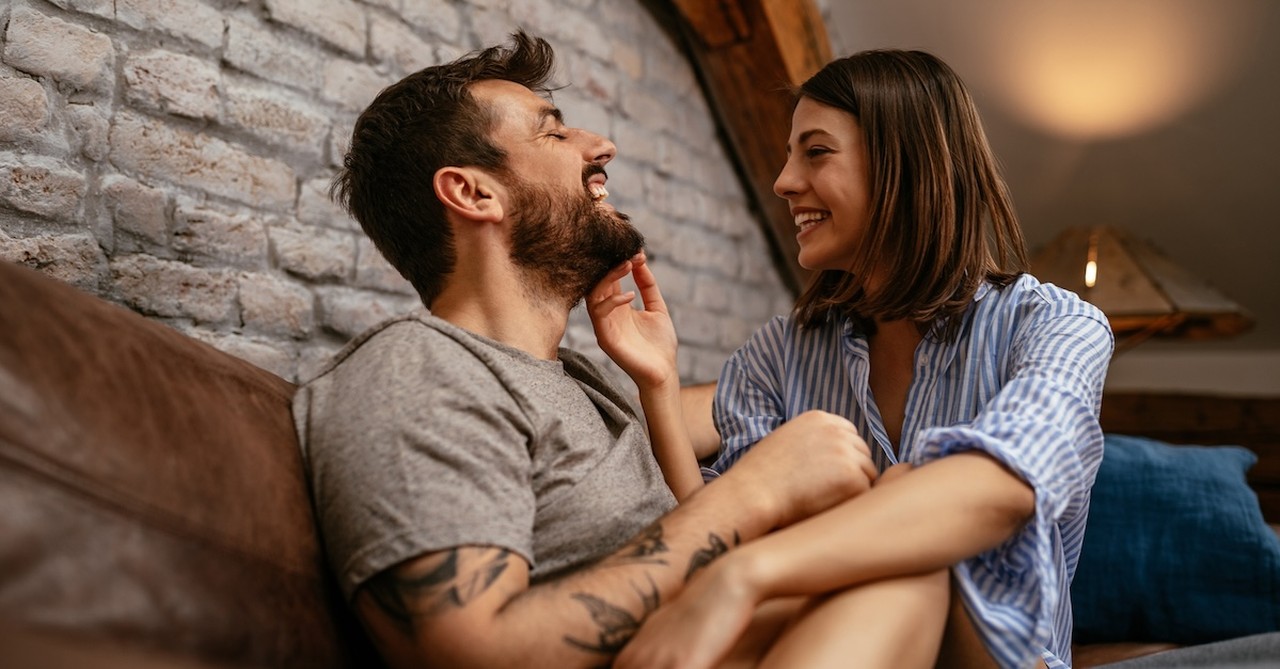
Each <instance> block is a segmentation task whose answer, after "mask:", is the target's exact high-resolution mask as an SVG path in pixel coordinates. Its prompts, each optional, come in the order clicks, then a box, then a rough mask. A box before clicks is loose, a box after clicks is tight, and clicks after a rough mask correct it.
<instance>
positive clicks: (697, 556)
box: [684, 530, 742, 582]
mask: <svg viewBox="0 0 1280 669" xmlns="http://www.w3.org/2000/svg"><path fill="white" fill-rule="evenodd" d="M707 540H708V542H709V543H710V544H711V545H710V546H708V547H706V548H699V549H698V550H697V551H695V552H694V553H693V556H692V557H690V558H689V571H687V572H685V574H684V580H685V582H688V581H689V579H691V578H693V575H694V574H696V573H698V571H700V570H701V569H702V568H703V567H705V566H707V565H709V564H711V561H712V560H715V559H716V558H718V557H720V556H721V555H724V554H725V553H728V552H729V546H728V545H727V544H725V542H724V539H721V538H720V537H719V536H716V535H715V534H714V533H710V534H707ZM740 543H742V538H741V537H739V536H738V531H737V530H734V531H733V545H734V546H737V545H738V544H740Z"/></svg>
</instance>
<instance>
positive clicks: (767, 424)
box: [703, 317, 786, 479]
mask: <svg viewBox="0 0 1280 669" xmlns="http://www.w3.org/2000/svg"><path fill="white" fill-rule="evenodd" d="M785 328H786V321H785V320H784V319H782V318H780V317H775V318H773V319H772V320H770V321H769V322H768V323H766V324H765V325H764V327H762V328H760V330H759V331H757V332H756V333H755V334H754V335H752V337H751V339H749V340H747V343H745V344H743V345H742V348H740V349H738V350H737V351H736V352H735V353H734V354H733V355H732V356H731V357H730V358H729V360H728V362H726V363H725V366H724V369H723V370H721V372H720V380H719V382H718V383H717V384H716V395H715V401H714V402H713V403H712V417H713V418H714V420H715V423H716V429H717V430H718V431H719V432H720V441H721V444H722V446H721V448H720V455H719V456H718V457H717V458H716V460H715V461H714V462H713V463H712V464H711V466H710V467H709V468H704V469H703V478H707V479H710V478H714V477H716V476H719V475H720V474H723V473H724V472H725V471H726V470H728V469H729V467H730V466H732V465H733V463H735V462H737V461H738V460H739V459H740V458H741V457H742V456H743V455H744V454H746V452H747V450H748V449H750V448H751V447H752V446H754V445H755V443H756V442H757V441H760V440H761V439H763V438H765V436H767V435H768V434H769V433H770V432H773V431H774V430H776V429H778V427H779V426H780V425H782V423H783V422H785V421H786V413H785V407H784V405H783V400H782V375H781V370H780V367H779V366H780V364H781V362H780V361H781V360H782V358H783V349H784V336H785V334H786V333H785Z"/></svg>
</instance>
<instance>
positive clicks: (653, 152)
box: [606, 118, 662, 169]
mask: <svg viewBox="0 0 1280 669" xmlns="http://www.w3.org/2000/svg"><path fill="white" fill-rule="evenodd" d="M653 136H654V131H653V129H651V128H647V127H645V126H642V125H640V124H639V123H637V122H636V121H633V120H631V119H627V118H614V119H613V137H612V139H613V143H614V144H616V145H617V146H618V155H619V156H624V157H626V158H627V159H628V160H636V161H639V162H641V163H645V164H647V165H653V166H657V165H659V164H661V163H662V153H661V145H660V144H659V143H658V142H655V141H653ZM606 169H607V168H606Z"/></svg>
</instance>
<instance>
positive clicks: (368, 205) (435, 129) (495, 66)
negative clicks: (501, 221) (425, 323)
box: [330, 32, 555, 306]
mask: <svg viewBox="0 0 1280 669" xmlns="http://www.w3.org/2000/svg"><path fill="white" fill-rule="evenodd" d="M511 39H512V45H511V46H510V47H503V46H494V47H490V48H488V49H484V50H483V51H478V52H474V53H471V54H468V55H467V56H464V57H462V58H460V59H458V60H455V61H453V62H451V63H446V64H444V65H436V66H433V67H428V68H425V69H423V70H420V71H418V72H415V73H413V74H411V75H409V76H407V77H405V78H404V79H401V80H400V81H398V82H396V83H395V84H392V85H391V86H389V87H387V88H386V89H385V90H383V91H382V92H381V93H379V94H378V97H377V98H375V99H374V100H373V102H372V103H371V104H370V105H369V107H368V108H367V109H365V110H364V113H362V114H360V118H359V119H357V120H356V125H355V131H354V132H353V133H352V135H351V146H350V148H349V149H348V150H347V155H346V158H345V159H344V160H343V164H342V169H341V170H340V171H339V172H338V174H337V176H336V177H334V180H333V185H332V187H331V188H330V195H331V196H332V197H333V198H334V200H335V201H336V202H337V203H338V204H340V205H341V206H342V207H343V208H345V209H346V210H347V212H349V213H350V214H351V215H352V216H354V217H355V219H356V220H357V221H359V222H360V227H362V228H363V229H364V232H365V234H367V235H368V236H369V238H370V239H372V240H373V243H374V245H376V246H377V247H378V250H379V251H381V252H382V255H383V256H384V257H386V259H387V261H388V262H390V263H391V265H392V266H394V267H395V268H396V269H397V270H399V272H400V274H401V275H403V276H404V277H405V278H406V279H408V280H409V283H411V284H413V287H414V289H416V290H417V291H418V294H419V295H420V296H421V297H422V301H423V303H425V304H426V305H427V306H431V302H432V301H433V300H434V299H435V298H436V296H438V295H439V294H440V291H441V290H442V289H443V288H444V281H445V278H446V277H447V276H448V275H449V274H450V273H451V272H452V271H453V266H454V262H455V254H454V248H453V234H452V232H451V230H450V229H449V225H448V222H447V221H446V220H445V213H444V205H443V204H441V202H440V200H439V199H437V198H436V195H435V189H434V187H433V185H432V180H433V179H434V177H435V173H436V171H437V170H439V169H440V168H442V167H446V166H450V165H452V166H458V167H480V168H483V169H487V170H491V171H494V172H497V173H502V172H503V171H504V165H505V163H506V152H505V151H503V149H502V147H499V146H495V145H494V144H493V143H492V142H491V141H490V139H489V134H490V132H491V131H492V130H493V126H494V122H495V118H494V116H493V113H492V111H491V110H490V109H488V108H487V107H486V106H485V105H483V104H481V103H480V102H478V101H477V100H476V99H475V98H474V97H473V96H472V95H471V93H470V91H469V90H468V89H469V86H470V85H471V84H473V83H475V82H477V81H483V80H490V79H497V80H505V81H511V82H514V83H517V84H520V85H522V86H525V87H526V88H529V89H530V90H533V91H535V92H538V93H548V92H549V91H550V88H549V87H548V83H547V82H548V80H549V79H550V77H551V73H552V71H553V69H554V67H555V52H554V51H553V50H552V48H551V46H550V45H549V44H547V42H546V41H545V40H543V39H541V38H536V37H530V36H529V35H527V34H525V33H524V32H516V33H514V34H513V35H512V36H511Z"/></svg>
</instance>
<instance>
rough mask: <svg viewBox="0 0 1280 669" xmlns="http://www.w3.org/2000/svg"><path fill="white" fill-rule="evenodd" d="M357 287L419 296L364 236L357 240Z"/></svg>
mask: <svg viewBox="0 0 1280 669" xmlns="http://www.w3.org/2000/svg"><path fill="white" fill-rule="evenodd" d="M356 285H357V286H360V287H362V288H375V289H377V290H385V291H387V292H391V293H400V294H402V295H417V294H418V291H416V290H414V289H413V285H412V284H410V283H409V281H408V280H407V279H405V278H404V277H403V276H400V272H399V271H397V270H396V268H394V267H392V266H391V263H389V262H387V259H386V258H384V257H383V256H382V254H381V253H379V252H378V248H377V247H376V246H374V244H373V241H372V240H370V239H369V238H368V237H365V236H364V235H361V236H360V237H358V238H356Z"/></svg>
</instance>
